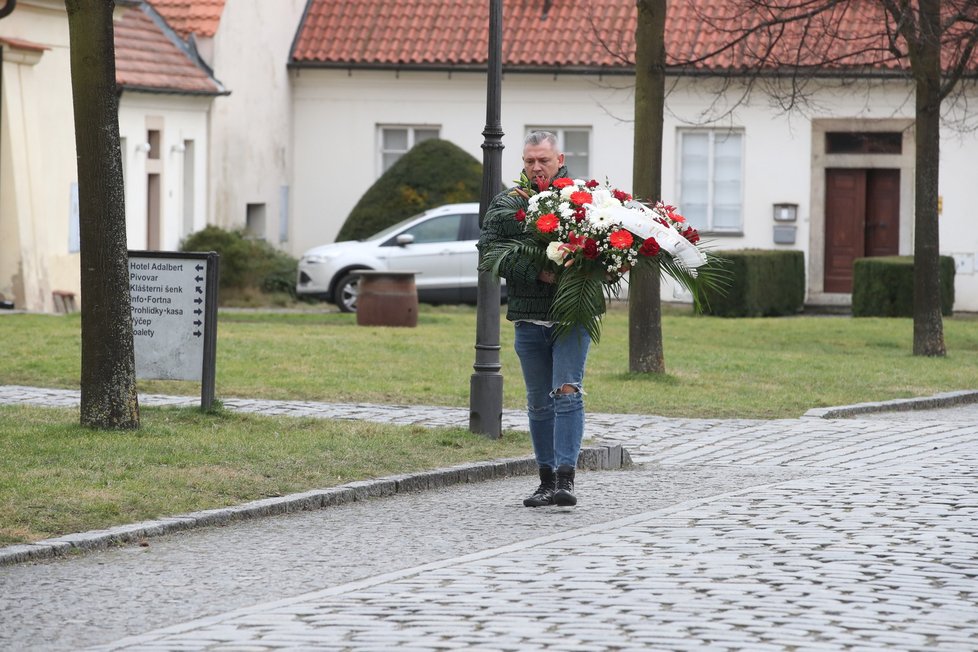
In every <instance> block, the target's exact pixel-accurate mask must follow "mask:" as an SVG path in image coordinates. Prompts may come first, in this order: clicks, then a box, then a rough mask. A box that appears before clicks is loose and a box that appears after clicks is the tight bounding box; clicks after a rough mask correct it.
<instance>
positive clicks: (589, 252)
mask: <svg viewBox="0 0 978 652" xmlns="http://www.w3.org/2000/svg"><path fill="white" fill-rule="evenodd" d="M584 257H585V258H587V259H588V260H594V259H595V258H597V257H598V243H597V242H596V241H595V240H594V239H593V238H588V239H587V240H585V241H584Z"/></svg>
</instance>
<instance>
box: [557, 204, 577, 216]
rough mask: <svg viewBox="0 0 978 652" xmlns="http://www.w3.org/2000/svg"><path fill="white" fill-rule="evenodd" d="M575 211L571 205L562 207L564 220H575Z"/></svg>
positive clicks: (561, 212)
mask: <svg viewBox="0 0 978 652" xmlns="http://www.w3.org/2000/svg"><path fill="white" fill-rule="evenodd" d="M574 213H575V211H574V209H573V208H571V207H570V205H569V204H561V205H560V216H561V217H563V218H564V219H567V220H570V219H573V218H574Z"/></svg>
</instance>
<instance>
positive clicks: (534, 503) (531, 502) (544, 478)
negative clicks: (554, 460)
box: [523, 468, 557, 507]
mask: <svg viewBox="0 0 978 652" xmlns="http://www.w3.org/2000/svg"><path fill="white" fill-rule="evenodd" d="M556 488H557V476H555V475H554V470H553V469H551V468H541V469H540V486H539V487H537V490H536V491H534V492H533V494H532V495H531V496H530V497H528V498H525V499H524V500H523V506H524V507H545V506H547V505H553V504H554V490H555V489H556Z"/></svg>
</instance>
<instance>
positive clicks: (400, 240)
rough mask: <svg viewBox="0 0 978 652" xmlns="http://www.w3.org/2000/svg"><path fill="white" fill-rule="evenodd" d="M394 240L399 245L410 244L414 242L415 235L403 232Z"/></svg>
mask: <svg viewBox="0 0 978 652" xmlns="http://www.w3.org/2000/svg"><path fill="white" fill-rule="evenodd" d="M394 242H396V243H397V246H399V247H404V246H405V245H409V244H411V243H412V242H414V236H413V235H411V234H410V233H402V234H401V235H399V236H397V238H395V239H394Z"/></svg>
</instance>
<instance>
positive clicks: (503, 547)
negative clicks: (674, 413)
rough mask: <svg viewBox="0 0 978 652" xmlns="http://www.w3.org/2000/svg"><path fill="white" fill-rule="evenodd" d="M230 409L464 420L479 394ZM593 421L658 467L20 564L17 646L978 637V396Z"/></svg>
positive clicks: (709, 646)
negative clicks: (460, 404) (809, 411)
mask: <svg viewBox="0 0 978 652" xmlns="http://www.w3.org/2000/svg"><path fill="white" fill-rule="evenodd" d="M173 400H175V399H169V398H167V397H141V402H142V403H143V404H144V405H145V404H150V403H154V402H159V403H164V402H168V401H173ZM31 401H37V402H40V403H44V404H53V403H58V402H62V403H61V404H64V405H72V404H75V403H77V393H72V392H64V391H52V392H46V391H45V392H43V393H41V392H38V391H37V390H32V389H28V388H10V387H6V388H4V387H0V403H3V402H31ZM73 401H74V403H73ZM190 402H191V403H192V402H193V401H190ZM225 404H226V405H227V406H228V407H229V408H231V409H242V410H244V409H248V410H257V411H261V412H266V413H267V412H272V411H279V413H290V414H296V415H302V416H322V417H329V418H348V419H371V420H381V421H385V422H390V423H419V424H425V425H461V426H465V425H467V414H466V412H465V410H451V409H448V410H446V409H440V408H425V407H421V408H413V407H412V408H396V407H383V406H373V405H357V406H352V405H346V406H341V405H320V404H311V403H281V402H271V401H239V400H236V399H233V400H226V401H225ZM524 419H525V417H523V415H522V414H519V413H515V412H513V413H511V412H507V413H506V414H505V415H504V425H505V427H507V428H519V429H523V428H525V420H524ZM588 430H589V433H590V434H591V436H592V438H593V439H592V442H607V443H623V444H624V445H625V446H626V448H627V449H628V450H629V452H630V453H631V455H632V458H633V459H634V460H635V461H636V462H637V464H636V466H635V467H633V468H632V469H629V470H621V471H604V472H589V473H582V474H580V476H579V481H578V489H579V491H578V493H579V496H580V498H581V503H580V505H579V506H578V507H577V508H574V509H559V508H541V509H526V508H523V507H522V506H521V505H520V498H521V496H522V495H523V494H524V493H526V492H527V491H528V490H529V489H531V487H530V481H528V479H527V478H508V479H504V480H498V481H491V482H486V483H482V484H472V485H460V486H455V487H450V488H446V489H440V490H435V491H428V492H422V493H416V494H405V495H397V496H393V497H390V498H382V499H375V500H371V501H367V502H360V503H354V504H350V505H343V506H339V507H334V508H328V509H324V510H320V511H317V512H307V513H299V514H290V515H286V516H280V517H273V518H268V519H262V520H257V521H250V522H244V523H237V524H234V525H230V526H227V527H214V528H205V529H201V530H194V531H188V532H183V533H179V534H174V535H168V536H165V537H161V538H159V539H153V540H150V541H149V545H148V546H145V547H139V546H131V547H122V548H116V549H110V550H106V551H102V552H96V553H92V554H86V555H83V556H79V557H76V558H69V559H62V560H54V561H47V562H38V563H25V564H18V565H14V566H8V567H0V614H2V615H0V648H7V649H38V650H61V649H78V648H82V647H86V646H97V647H99V648H100V649H132V650H198V649H214V650H273V649H297V650H343V649H352V650H375V649H376V650H380V649H384V650H389V649H424V650H438V649H482V650H533V649H555V650H594V649H622V650H624V649H635V650H638V649H657V650H822V649H824V650H842V649H846V650H880V649H893V650H975V649H978V644H976V643H975V641H978V473H976V468H978V405H975V404H969V405H962V406H957V407H950V408H940V409H933V410H913V411H904V412H899V413H896V412H894V413H885V414H884V413H878V414H860V415H858V416H857V417H855V418H849V419H820V418H813V417H804V418H799V419H782V420H775V421H758V420H712V419H666V418H660V417H652V416H637V415H602V414H595V415H589V417H588Z"/></svg>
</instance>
